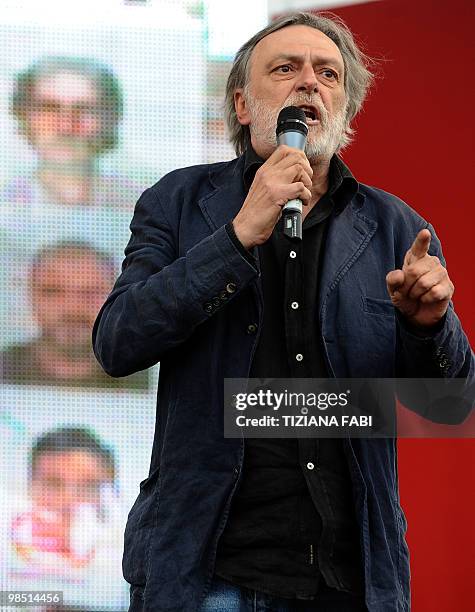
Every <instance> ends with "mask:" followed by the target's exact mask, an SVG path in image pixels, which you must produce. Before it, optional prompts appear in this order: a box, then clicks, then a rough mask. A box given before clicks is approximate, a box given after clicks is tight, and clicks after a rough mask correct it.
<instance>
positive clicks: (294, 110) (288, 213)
mask: <svg viewBox="0 0 475 612" xmlns="http://www.w3.org/2000/svg"><path fill="white" fill-rule="evenodd" d="M307 134H308V126H307V120H306V117H305V113H304V111H303V110H302V109H301V108H298V107H297V106H286V107H285V108H283V109H282V110H281V111H280V113H279V116H278V117H277V128H276V136H277V144H278V145H281V144H284V145H287V146H289V147H294V148H295V149H300V150H301V151H303V150H304V149H305V143H306V141H307ZM282 217H283V219H284V234H285V235H286V236H288V237H289V238H293V239H295V240H302V200H299V199H298V198H296V199H295V200H289V201H288V202H287V204H286V205H285V206H284V209H283V212H282Z"/></svg>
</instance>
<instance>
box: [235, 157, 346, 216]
mask: <svg viewBox="0 0 475 612" xmlns="http://www.w3.org/2000/svg"><path fill="white" fill-rule="evenodd" d="M263 163H264V160H263V159H262V158H261V157H259V155H257V153H256V152H255V151H254V149H253V148H252V147H248V148H247V149H246V152H245V154H244V171H243V181H244V187H245V189H246V192H247V191H249V189H250V187H251V184H252V181H253V180H254V177H255V175H256V172H257V170H258V169H259V167H260V166H261V165H262V164H263ZM357 192H358V181H357V180H356V179H355V177H354V176H353V174H352V172H351V170H350V169H349V168H348V166H347V165H346V164H345V162H344V161H343V160H342V159H340V158H339V157H338V155H333V157H332V158H331V160H330V168H329V174H328V191H327V194H328V195H329V196H330V197H331V198H332V199H333V200H334V202H335V214H338V213H340V212H341V211H342V210H343V209H344V208H345V206H346V205H347V204H348V203H349V202H351V200H352V199H353V197H354V196H355V195H356V193H357Z"/></svg>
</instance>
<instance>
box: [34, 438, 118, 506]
mask: <svg viewBox="0 0 475 612" xmlns="http://www.w3.org/2000/svg"><path fill="white" fill-rule="evenodd" d="M105 483H111V484H112V474H111V473H110V471H109V470H108V469H107V466H106V464H105V462H104V461H102V459H101V458H100V457H99V456H98V455H96V454H94V453H91V452H88V451H83V450H80V449H78V450H76V449H72V450H69V451H61V452H58V451H52V452H48V451H46V452H44V453H42V454H41V455H40V456H39V457H38V459H37V461H36V464H35V468H34V472H33V475H32V483H31V496H32V500H33V503H34V506H35V507H37V508H44V509H48V510H53V511H57V512H60V513H65V514H68V513H69V512H70V511H71V510H73V509H74V508H75V507H76V506H77V505H79V504H92V505H94V506H96V507H98V506H99V503H100V490H101V486H102V485H103V484H105Z"/></svg>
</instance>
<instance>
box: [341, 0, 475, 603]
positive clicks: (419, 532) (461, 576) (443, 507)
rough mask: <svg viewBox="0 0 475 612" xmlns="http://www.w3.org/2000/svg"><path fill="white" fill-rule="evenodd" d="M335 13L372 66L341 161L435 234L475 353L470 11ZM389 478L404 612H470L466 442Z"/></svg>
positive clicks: (474, 561) (474, 10)
mask: <svg viewBox="0 0 475 612" xmlns="http://www.w3.org/2000/svg"><path fill="white" fill-rule="evenodd" d="M335 12H336V13H337V14H339V15H340V16H341V17H343V19H344V20H345V21H346V22H347V23H348V25H349V26H350V28H351V29H352V31H353V32H355V33H356V35H357V38H358V40H359V41H360V42H363V44H364V47H365V49H366V52H367V53H368V54H369V55H371V56H373V57H376V58H381V59H382V61H381V62H380V65H379V71H380V72H381V73H382V77H381V78H379V79H378V81H377V85H376V87H375V88H374V90H373V91H372V93H371V95H370V98H369V100H368V101H367V104H366V105H365V108H364V110H363V112H362V113H361V115H360V116H359V117H358V120H357V122H356V127H357V130H358V133H357V137H356V141H355V143H354V144H353V145H352V146H351V147H350V149H348V151H347V152H346V153H345V155H344V158H345V161H346V162H347V163H348V164H349V166H350V167H351V169H352V170H353V172H354V174H355V175H356V176H357V178H358V179H359V180H361V181H363V182H366V183H369V184H370V185H375V186H377V187H381V188H383V189H385V190H387V191H390V192H391V193H394V194H396V195H398V196H400V197H401V198H402V199H403V200H405V201H406V202H407V203H408V204H410V205H411V206H412V207H413V208H415V209H416V210H417V211H418V212H419V213H420V214H421V215H422V216H423V217H425V218H426V219H427V220H429V221H430V222H431V223H432V224H433V225H434V227H435V229H436V232H437V234H438V235H439V237H440V239H441V241H442V245H443V248H444V254H445V257H446V260H447V268H448V270H449V274H450V277H451V278H452V280H453V282H454V284H455V287H456V293H455V296H454V303H455V306H456V310H457V312H458V314H459V316H460V318H461V320H462V323H463V326H464V329H465V331H466V333H467V334H468V336H469V338H470V339H471V342H472V344H474V342H475V309H474V307H473V304H474V298H475V283H474V281H473V278H474V276H473V274H474V268H475V261H474V257H473V250H474V240H473V235H474V229H475V228H474V225H475V224H474V219H475V213H474V208H475V198H474V194H473V192H474V182H473V176H474V169H475V168H474V166H475V165H474V156H473V146H474V127H473V126H474V113H475V104H474V102H475V100H474V98H475V96H474V75H475V53H474V43H473V41H474V32H475V3H474V2H473V1H472V0H451V1H450V2H446V1H442V0H435V1H428V0H383V1H380V2H371V3H367V4H361V5H354V6H350V7H345V8H341V9H336V10H335ZM473 430H474V429H473V427H472V431H473ZM399 474H400V489H401V498H402V505H403V508H404V510H405V512H406V515H407V518H408V522H409V530H408V542H409V547H410V550H411V569H412V600H413V611H414V612H455V611H456V612H469V611H470V612H471V611H473V610H475V596H474V588H475V577H474V569H475V554H474V551H475V536H474V522H475V521H474V510H475V506H474V499H475V440H473V439H471V440H470V439H468V440H460V439H456V440H455V439H453V440H447V439H427V440H415V439H412V440H407V439H406V440H400V441H399Z"/></svg>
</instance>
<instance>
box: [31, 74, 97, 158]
mask: <svg viewBox="0 0 475 612" xmlns="http://www.w3.org/2000/svg"><path fill="white" fill-rule="evenodd" d="M98 105H99V100H98V93H97V91H96V87H95V85H94V83H92V82H91V80H90V79H89V78H88V77H86V76H83V75H80V74H76V73H74V72H57V73H56V74H53V75H50V76H43V77H41V78H39V79H38V80H37V82H36V84H35V87H34V94H33V102H32V108H31V109H29V110H28V111H27V113H26V117H25V120H26V129H27V133H28V137H29V140H30V142H31V144H32V145H33V147H34V148H35V150H36V152H37V153H38V155H39V157H40V159H41V160H42V161H43V162H48V163H49V164H52V165H54V164H60V165H64V166H66V167H67V166H68V165H75V164H76V165H77V164H84V163H86V162H88V161H90V159H91V157H93V156H94V146H93V145H94V142H95V141H96V140H97V138H98V137H99V135H100V131H101V128H102V126H101V119H100V114H99V110H100V109H99V108H98Z"/></svg>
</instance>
